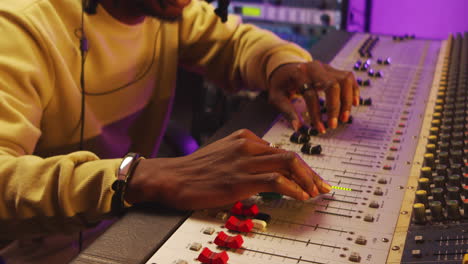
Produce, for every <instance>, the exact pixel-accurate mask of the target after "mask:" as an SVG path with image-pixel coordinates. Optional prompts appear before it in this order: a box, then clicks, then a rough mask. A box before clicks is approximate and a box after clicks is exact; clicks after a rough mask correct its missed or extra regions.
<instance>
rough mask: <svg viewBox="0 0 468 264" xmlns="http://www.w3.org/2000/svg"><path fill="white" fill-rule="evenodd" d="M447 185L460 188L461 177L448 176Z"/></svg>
mask: <svg viewBox="0 0 468 264" xmlns="http://www.w3.org/2000/svg"><path fill="white" fill-rule="evenodd" d="M448 185H450V186H456V187H458V188H461V177H460V175H458V174H452V175H450V176H448Z"/></svg>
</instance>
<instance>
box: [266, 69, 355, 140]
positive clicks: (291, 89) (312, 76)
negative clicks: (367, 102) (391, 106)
mask: <svg viewBox="0 0 468 264" xmlns="http://www.w3.org/2000/svg"><path fill="white" fill-rule="evenodd" d="M319 92H323V93H324V94H325V99H326V108H327V117H328V121H327V122H328V127H329V128H331V129H334V128H336V127H337V125H338V119H339V120H340V121H342V122H347V121H348V119H349V116H350V111H351V106H352V105H354V106H357V105H358V104H359V86H358V84H357V82H356V80H355V78H354V75H353V73H351V72H349V71H341V70H337V69H335V68H333V67H331V66H329V65H327V64H322V63H321V62H319V61H317V60H314V61H312V62H308V63H291V64H285V65H282V66H280V67H278V68H277V69H276V70H275V71H273V73H272V74H271V76H270V81H269V102H270V103H271V104H273V105H274V106H276V107H277V108H278V109H279V110H280V111H281V112H283V113H284V115H285V117H286V118H287V119H288V120H289V122H291V125H292V127H293V128H294V130H296V131H297V130H298V129H299V128H300V127H301V125H302V123H303V122H302V121H301V119H300V118H299V116H298V114H297V112H296V110H295V108H294V106H293V105H292V103H291V96H292V95H293V94H295V93H301V94H302V95H303V97H304V100H305V102H306V104H307V110H308V112H309V116H310V118H311V122H312V125H313V126H314V127H315V128H316V129H317V130H318V131H319V132H320V133H325V131H326V130H325V126H324V124H323V121H322V119H321V113H320V104H319Z"/></svg>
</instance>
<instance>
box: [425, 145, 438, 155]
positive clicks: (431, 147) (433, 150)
mask: <svg viewBox="0 0 468 264" xmlns="http://www.w3.org/2000/svg"><path fill="white" fill-rule="evenodd" d="M426 152H427V153H432V154H435V153H436V145H435V144H427V145H426Z"/></svg>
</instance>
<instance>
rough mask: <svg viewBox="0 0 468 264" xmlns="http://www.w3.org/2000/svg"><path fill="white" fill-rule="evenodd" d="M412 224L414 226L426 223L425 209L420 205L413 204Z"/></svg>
mask: <svg viewBox="0 0 468 264" xmlns="http://www.w3.org/2000/svg"><path fill="white" fill-rule="evenodd" d="M413 213H414V222H415V223H416V224H420V225H421V224H425V223H426V207H425V206H424V204H422V203H415V204H414V205H413Z"/></svg>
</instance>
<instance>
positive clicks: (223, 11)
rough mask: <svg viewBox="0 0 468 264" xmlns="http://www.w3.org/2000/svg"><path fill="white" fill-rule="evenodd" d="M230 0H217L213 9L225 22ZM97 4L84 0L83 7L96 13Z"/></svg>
mask: <svg viewBox="0 0 468 264" xmlns="http://www.w3.org/2000/svg"><path fill="white" fill-rule="evenodd" d="M230 2H231V0H218V7H217V8H216V9H215V14H216V15H217V16H218V17H219V18H221V21H222V22H223V23H225V22H226V21H227V16H228V8H229V4H230ZM98 4H99V0H84V3H83V9H84V11H85V12H86V13H87V14H90V15H94V14H96V9H97V6H98Z"/></svg>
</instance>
